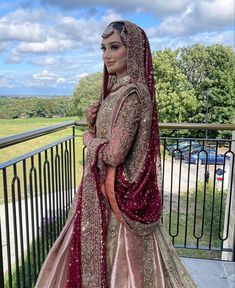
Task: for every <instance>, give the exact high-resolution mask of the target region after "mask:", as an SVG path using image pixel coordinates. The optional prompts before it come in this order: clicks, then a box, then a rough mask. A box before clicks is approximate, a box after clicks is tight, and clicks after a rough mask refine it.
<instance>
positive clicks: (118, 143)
mask: <svg viewBox="0 0 235 288" xmlns="http://www.w3.org/2000/svg"><path fill="white" fill-rule="evenodd" d="M140 112H141V105H140V100H139V98H138V96H137V94H136V93H132V94H131V95H129V96H128V97H127V99H126V100H125V101H124V103H123V105H122V107H121V109H120V112H119V115H118V118H117V121H116V123H115V125H114V127H113V130H112V135H111V139H110V142H109V143H108V144H107V145H106V147H105V148H104V149H103V160H104V161H105V163H106V164H108V165H111V166H117V165H119V164H121V163H123V162H124V160H125V157H126V155H127V154H128V152H129V150H130V148H131V144H132V142H133V140H134V137H135V134H136V131H137V129H138V125H139V121H140Z"/></svg>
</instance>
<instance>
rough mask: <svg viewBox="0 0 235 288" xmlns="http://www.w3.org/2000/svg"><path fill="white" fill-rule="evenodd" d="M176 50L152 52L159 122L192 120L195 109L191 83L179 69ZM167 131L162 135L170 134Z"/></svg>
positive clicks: (171, 132)
mask: <svg viewBox="0 0 235 288" xmlns="http://www.w3.org/2000/svg"><path fill="white" fill-rule="evenodd" d="M177 55H178V50H176V51H172V50H171V49H165V50H163V51H157V52H153V67H154V77H155V83H156V91H157V103H158V111H159V121H160V122H192V119H191V116H192V114H193V113H194V112H195V110H196V97H195V93H194V89H193V85H192V84H191V83H190V82H189V81H188V79H187V77H186V75H185V74H184V73H183V72H182V71H181V67H180V60H179V59H178V57H177ZM172 134H174V131H167V132H165V133H164V135H172Z"/></svg>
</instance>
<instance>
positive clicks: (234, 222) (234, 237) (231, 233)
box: [221, 115, 235, 261]
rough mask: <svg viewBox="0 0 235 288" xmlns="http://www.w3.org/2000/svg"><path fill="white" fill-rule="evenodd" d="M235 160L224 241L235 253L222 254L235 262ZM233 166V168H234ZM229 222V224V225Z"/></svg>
mask: <svg viewBox="0 0 235 288" xmlns="http://www.w3.org/2000/svg"><path fill="white" fill-rule="evenodd" d="M234 123H235V115H234ZM232 139H233V140H235V131H233V132H232ZM231 150H232V152H233V153H234V155H235V142H234V141H232V147H231ZM234 164H235V159H231V160H230V171H229V187H228V195H227V201H226V210H225V222H224V236H225V235H226V233H227V228H228V238H227V239H226V240H225V241H224V245H223V247H224V248H225V249H226V248H229V249H233V252H226V251H224V252H222V257H221V258H222V260H228V261H235V167H234ZM232 165H233V166H232ZM230 193H231V194H230ZM230 202H231V203H230ZM228 221H229V223H228Z"/></svg>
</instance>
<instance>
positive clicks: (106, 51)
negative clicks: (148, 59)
mask: <svg viewBox="0 0 235 288" xmlns="http://www.w3.org/2000/svg"><path fill="white" fill-rule="evenodd" d="M114 31H115V32H114V33H113V34H112V35H110V36H109V37H108V38H106V39H103V40H102V43H101V49H102V50H103V60H104V64H105V66H106V68H107V70H108V73H109V74H116V76H117V78H120V77H122V76H124V75H126V73H127V48H126V47H125V46H124V45H123V43H122V40H121V38H120V35H119V33H118V32H117V31H116V30H114Z"/></svg>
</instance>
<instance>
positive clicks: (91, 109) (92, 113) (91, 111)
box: [86, 101, 100, 132]
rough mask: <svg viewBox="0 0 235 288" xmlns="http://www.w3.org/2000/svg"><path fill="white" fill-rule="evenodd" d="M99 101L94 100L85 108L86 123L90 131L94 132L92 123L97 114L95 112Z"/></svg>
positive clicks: (93, 123)
mask: <svg viewBox="0 0 235 288" xmlns="http://www.w3.org/2000/svg"><path fill="white" fill-rule="evenodd" d="M99 106H100V102H99V101H97V102H94V103H92V104H91V105H90V106H89V108H88V109H87V110H86V120H87V125H88V127H89V130H90V131H93V132H94V125H95V120H96V116H97V112H98V110H99Z"/></svg>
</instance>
